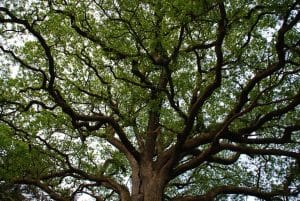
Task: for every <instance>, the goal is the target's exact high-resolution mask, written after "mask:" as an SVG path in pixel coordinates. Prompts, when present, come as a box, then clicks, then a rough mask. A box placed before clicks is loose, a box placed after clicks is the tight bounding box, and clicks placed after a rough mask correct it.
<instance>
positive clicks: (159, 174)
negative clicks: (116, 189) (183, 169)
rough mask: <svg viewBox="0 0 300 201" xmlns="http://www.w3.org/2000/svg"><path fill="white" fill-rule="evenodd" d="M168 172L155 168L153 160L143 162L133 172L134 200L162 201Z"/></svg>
mask: <svg viewBox="0 0 300 201" xmlns="http://www.w3.org/2000/svg"><path fill="white" fill-rule="evenodd" d="M167 176H168V175H167V172H166V171H164V170H163V169H160V170H157V169H154V168H153V163H152V162H145V161H144V162H143V163H142V164H141V165H140V166H139V167H135V168H134V170H133V173H132V201H162V200H163V191H164V188H165V185H166V181H167Z"/></svg>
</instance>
